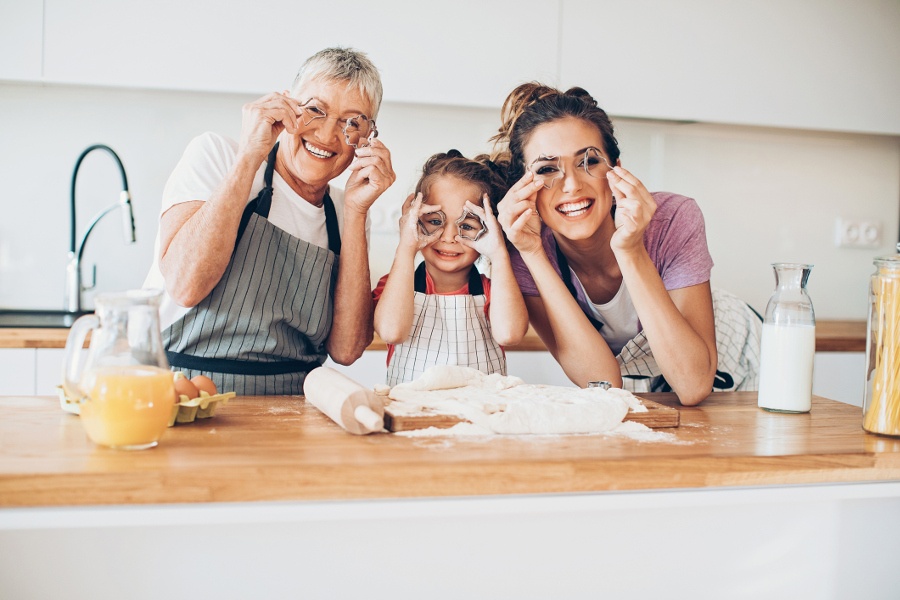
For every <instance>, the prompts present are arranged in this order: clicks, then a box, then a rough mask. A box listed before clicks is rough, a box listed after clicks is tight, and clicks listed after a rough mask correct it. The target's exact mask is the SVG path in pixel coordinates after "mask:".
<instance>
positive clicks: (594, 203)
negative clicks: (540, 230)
mask: <svg viewBox="0 0 900 600" xmlns="http://www.w3.org/2000/svg"><path fill="white" fill-rule="evenodd" d="M588 148H597V149H599V150H600V155H601V156H602V158H603V159H605V161H606V162H605V163H604V162H602V161H599V162H598V161H597V160H596V159H594V160H591V159H590V158H589V159H588V160H587V165H588V167H589V170H590V173H588V171H587V170H586V169H585V162H586V161H585V151H586V150H587V149H588ZM523 154H524V158H525V167H526V168H530V166H531V165H532V164H533V163H535V161H536V160H538V159H539V158H540V157H547V156H553V157H559V161H558V162H557V161H556V160H554V161H552V162H551V161H544V160H540V161H538V162H537V163H536V164H535V167H533V170H535V175H536V176H539V177H541V178H543V179H544V181H545V183H547V184H550V183H551V180H553V179H554V178H556V177H559V179H557V180H555V181H553V183H552V187H551V188H550V189H547V188H541V189H540V190H539V191H538V194H537V211H538V214H539V215H540V217H541V220H542V221H543V222H544V223H545V224H546V225H547V227H549V228H550V229H551V230H553V231H554V232H557V233H559V234H561V235H563V236H564V237H566V238H568V239H570V240H579V239H587V238H589V237H591V236H592V235H594V234H595V233H596V232H597V230H598V229H599V228H600V226H601V224H602V223H603V222H604V220H608V221H609V223H610V224H612V217H611V216H610V210H611V209H612V204H613V197H612V192H611V191H610V189H609V184H608V183H607V181H606V173H607V172H608V171H609V158H608V157H607V156H606V152H605V151H604V150H603V138H602V136H601V135H600V132H599V131H597V128H596V127H595V126H594V125H593V124H591V123H589V122H587V121H583V120H581V119H576V118H574V117H567V118H564V119H559V120H557V121H552V122H550V123H545V124H543V125H540V126H538V127H536V128H535V130H534V132H532V134H531V137H530V138H529V139H528V142H527V143H526V144H525V145H524V147H523ZM542 165H543V167H542ZM557 165H558V166H557Z"/></svg>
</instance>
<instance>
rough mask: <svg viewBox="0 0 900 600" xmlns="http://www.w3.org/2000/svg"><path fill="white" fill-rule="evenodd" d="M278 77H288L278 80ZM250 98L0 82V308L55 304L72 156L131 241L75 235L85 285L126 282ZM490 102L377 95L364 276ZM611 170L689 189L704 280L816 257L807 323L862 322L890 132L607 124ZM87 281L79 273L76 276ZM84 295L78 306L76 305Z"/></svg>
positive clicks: (86, 205) (882, 217) (741, 282)
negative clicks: (615, 144) (431, 163)
mask: <svg viewBox="0 0 900 600" xmlns="http://www.w3.org/2000/svg"><path fill="white" fill-rule="evenodd" d="M286 83H288V82H286ZM251 99H252V98H251V97H248V96H242V95H233V94H201V93H186V92H159V91H141V90H122V89H104V88H88V87H66V86H41V85H25V84H9V83H0V131H2V132H3V134H2V136H3V137H2V140H3V141H2V144H0V165H2V168H0V189H2V190H3V200H2V208H3V213H2V214H3V216H2V218H0V307H7V308H20V307H36V308H62V302H63V286H64V282H65V263H66V253H67V251H68V247H69V186H70V183H71V176H72V169H73V167H74V164H75V160H76V158H77V157H78V155H79V153H80V152H81V151H82V150H83V149H84V148H86V147H87V146H89V145H91V144H95V143H104V144H107V145H109V146H111V147H112V148H113V149H114V150H116V152H117V153H118V154H119V156H120V157H121V159H122V161H123V163H124V165H125V168H126V170H127V173H128V180H129V184H130V188H131V193H132V198H133V202H134V208H135V221H136V224H137V235H138V242H137V244H135V245H131V246H126V245H125V244H124V242H123V240H122V232H121V229H122V227H121V222H120V219H119V218H118V215H115V216H110V217H109V218H108V219H104V221H103V222H101V224H100V225H99V226H98V227H97V229H96V230H95V231H94V232H93V233H92V234H91V237H90V240H89V243H88V246H87V249H86V251H85V258H84V262H85V265H86V269H89V268H90V266H91V265H92V264H96V266H97V288H96V290H95V291H110V290H120V289H125V288H129V287H139V286H140V285H141V283H142V282H143V279H144V276H145V274H146V271H147V268H148V267H149V264H150V258H151V255H152V252H153V240H154V238H155V235H156V229H157V218H158V213H159V206H160V195H161V193H162V189H163V186H164V185H165V182H166V179H167V177H168V175H169V172H170V171H171V169H172V168H173V166H174V165H175V163H176V162H177V161H178V159H179V158H180V156H181V152H182V151H183V149H184V147H185V145H186V144H187V142H188V141H189V140H190V139H191V138H192V137H193V136H195V135H197V134H199V133H202V132H204V131H209V130H212V131H217V132H220V133H223V134H225V135H230V136H232V137H237V136H238V133H239V131H240V111H241V106H242V104H243V103H245V102H247V101H248V100H251ZM498 113H499V111H495V110H486V109H471V108H460V107H438V106H424V105H405V104H397V103H387V104H385V105H383V107H382V112H381V114H380V115H379V117H378V125H379V131H380V132H381V136H380V137H381V139H382V140H383V141H384V142H385V143H386V144H387V145H388V147H389V148H390V149H391V153H392V157H393V161H394V169H395V171H396V172H397V176H398V179H397V182H396V183H395V184H394V186H393V187H392V188H391V189H390V190H388V192H386V193H385V195H384V196H383V197H382V198H381V199H379V200H378V202H377V203H376V205H375V209H373V213H372V225H373V232H372V240H371V241H372V243H371V271H372V278H373V280H377V278H378V277H380V276H381V275H383V274H384V273H386V272H387V270H388V269H389V268H390V264H391V260H392V258H393V250H394V247H395V244H396V237H397V236H396V222H397V218H398V217H399V206H400V204H401V203H402V201H403V200H404V198H405V197H406V195H407V194H408V193H409V191H410V190H411V189H412V188H413V186H414V185H415V181H416V179H417V176H418V169H420V168H421V165H422V163H423V162H424V160H425V159H426V158H427V157H428V156H429V155H431V154H432V153H434V152H438V151H446V150H448V149H449V148H457V149H459V150H461V151H462V152H463V153H465V154H467V155H472V154H475V153H479V152H484V151H487V150H488V149H489V146H488V144H487V141H486V140H487V139H488V138H489V137H490V136H491V135H492V134H493V133H494V131H495V130H496V127H497V117H498ZM615 124H616V134H617V137H618V139H619V143H620V147H621V149H622V163H623V166H625V167H626V168H628V169H629V170H631V171H632V172H634V173H635V174H636V175H638V176H639V177H641V178H642V180H643V181H644V183H645V184H646V186H647V187H648V188H649V189H651V190H668V191H674V192H678V193H682V194H686V195H690V196H693V197H694V198H696V199H697V201H698V203H699V204H700V207H701V208H702V209H703V212H704V215H705V217H706V226H707V237H708V240H709V246H710V250H711V252H712V255H713V258H714V260H715V264H716V266H715V268H714V270H713V284H714V285H716V286H719V287H724V288H727V289H730V290H731V291H733V292H735V293H736V294H738V295H739V296H741V297H742V298H744V299H745V300H747V301H748V302H750V303H751V304H752V305H753V306H754V307H755V308H757V310H760V311H762V310H764V308H765V303H766V300H767V299H768V297H769V295H770V294H771V292H772V288H773V285H774V279H773V277H772V270H771V267H770V266H769V264H770V263H772V262H775V261H803V262H811V263H814V264H815V265H816V266H815V267H814V269H813V272H812V276H811V278H810V285H809V291H810V295H811V297H812V299H813V303H814V305H815V308H816V313H817V316H818V317H819V318H830V319H841V318H846V319H862V318H864V317H865V314H866V306H865V302H866V286H867V281H868V277H869V275H870V273H871V272H872V270H873V268H872V258H873V257H874V256H878V255H883V254H888V253H892V252H893V248H894V244H895V243H896V241H897V239H898V221H900V138H897V137H891V136H874V135H854V134H837V133H823V132H810V131H799V130H784V129H763V128H754V127H743V126H728V125H712V124H674V123H667V122H647V121H634V120H627V119H617V120H615ZM119 187H120V179H119V175H118V172H117V170H116V168H115V164H114V162H113V161H112V160H111V159H110V157H109V156H108V155H106V154H105V153H102V152H95V153H93V154H92V155H90V156H89V157H88V158H87V159H86V160H85V162H84V163H83V164H82V167H81V170H80V172H79V177H78V190H77V194H78V198H77V199H78V239H80V237H81V236H82V235H83V232H84V229H85V227H86V226H87V224H88V222H89V220H90V219H91V218H92V217H93V216H94V215H95V214H96V213H97V212H98V211H100V210H101V209H103V208H105V207H106V206H108V205H109V204H112V203H113V202H115V201H116V199H117V198H118V193H119ZM838 217H845V218H856V219H867V220H875V221H878V222H880V223H881V224H882V240H883V242H882V244H881V247H880V248H878V249H846V248H837V247H836V246H835V243H834V227H835V220H836V219H837V218H838ZM88 277H89V274H88ZM91 299H92V293H87V294H86V295H85V300H86V302H85V304H86V305H87V306H92V300H91Z"/></svg>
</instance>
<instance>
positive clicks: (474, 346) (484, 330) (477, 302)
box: [387, 263, 506, 386]
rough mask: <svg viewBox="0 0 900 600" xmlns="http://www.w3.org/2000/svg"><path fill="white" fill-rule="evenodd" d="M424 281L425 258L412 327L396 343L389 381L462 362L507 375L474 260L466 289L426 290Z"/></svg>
mask: <svg viewBox="0 0 900 600" xmlns="http://www.w3.org/2000/svg"><path fill="white" fill-rule="evenodd" d="M425 285H426V284H425V263H422V264H420V265H419V268H418V269H416V274H415V294H414V296H413V305H414V309H413V311H414V313H413V326H412V330H411V332H410V335H409V337H408V338H407V339H406V341H404V342H403V343H402V344H397V345H396V346H394V353H393V354H392V355H391V361H390V363H389V364H388V369H387V384H388V385H390V386H394V385H397V384H398V383H403V382H405V381H412V380H413V379H415V378H417V377H418V376H420V375H421V374H422V373H423V372H424V371H425V369H427V368H428V367H433V366H434V365H458V366H464V367H472V368H473V369H478V370H479V371H482V372H484V373H487V374H491V373H501V374H503V375H506V356H505V355H504V354H503V349H502V348H501V347H500V345H499V344H498V343H497V342H495V341H494V336H493V335H492V334H491V324H490V321H488V318H487V316H486V315H485V314H484V307H485V304H486V303H487V298H486V297H485V295H484V288H483V286H482V284H481V275H480V274H479V273H478V270H477V269H476V268H475V267H474V266H473V267H472V270H471V272H470V274H469V293H468V294H463V295H459V296H441V295H438V294H426V293H425Z"/></svg>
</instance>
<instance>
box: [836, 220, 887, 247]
mask: <svg viewBox="0 0 900 600" xmlns="http://www.w3.org/2000/svg"><path fill="white" fill-rule="evenodd" d="M834 233H835V236H834V243H835V245H836V246H837V247H838V248H878V247H880V246H881V222H880V221H874V220H871V219H845V218H843V217H838V219H837V221H836V222H835V228H834Z"/></svg>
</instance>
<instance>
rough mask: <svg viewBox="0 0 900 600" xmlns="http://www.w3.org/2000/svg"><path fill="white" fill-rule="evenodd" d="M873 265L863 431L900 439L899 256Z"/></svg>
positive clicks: (882, 258) (899, 247)
mask: <svg viewBox="0 0 900 600" xmlns="http://www.w3.org/2000/svg"><path fill="white" fill-rule="evenodd" d="M897 249H898V250H900V244H898V248H897ZM874 262H875V273H874V274H873V275H872V278H871V281H870V284H869V317H868V325H869V326H868V331H867V333H866V342H867V344H866V345H867V347H868V349H869V351H868V354H867V355H866V387H865V395H864V396H863V429H865V430H866V431H870V432H872V433H880V434H882V435H894V436H900V256H898V255H894V256H884V257H880V258H876V259H875V261H874Z"/></svg>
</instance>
